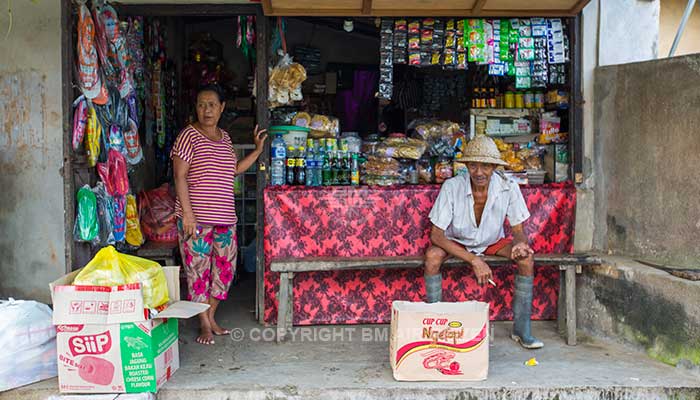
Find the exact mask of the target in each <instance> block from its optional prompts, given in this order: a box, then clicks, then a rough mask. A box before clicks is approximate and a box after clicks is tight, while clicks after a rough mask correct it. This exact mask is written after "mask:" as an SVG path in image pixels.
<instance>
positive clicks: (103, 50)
mask: <svg viewBox="0 0 700 400" xmlns="http://www.w3.org/2000/svg"><path fill="white" fill-rule="evenodd" d="M103 3H104V2H97V1H93V2H92V18H93V20H94V21H95V24H94V32H95V47H96V49H97V54H98V55H99V58H100V70H101V72H102V73H103V74H104V77H105V80H106V81H107V82H109V83H110V84H111V85H112V86H116V85H118V81H117V78H118V77H117V70H115V69H114V65H113V64H112V62H111V60H110V59H109V41H108V40H107V32H106V31H107V28H106V27H105V26H104V20H103V19H102V18H101V17H100V6H101V5H103Z"/></svg>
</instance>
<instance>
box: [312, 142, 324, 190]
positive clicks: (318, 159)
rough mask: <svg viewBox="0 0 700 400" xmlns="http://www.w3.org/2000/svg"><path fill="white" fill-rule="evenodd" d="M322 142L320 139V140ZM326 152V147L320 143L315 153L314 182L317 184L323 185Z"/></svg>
mask: <svg viewBox="0 0 700 400" xmlns="http://www.w3.org/2000/svg"><path fill="white" fill-rule="evenodd" d="M319 142H320V141H319ZM325 154H326V149H325V148H324V147H323V146H322V145H321V144H319V146H318V149H317V151H316V154H315V160H314V161H315V167H316V168H314V174H315V175H314V183H315V184H316V186H322V185H323V160H324V157H325Z"/></svg>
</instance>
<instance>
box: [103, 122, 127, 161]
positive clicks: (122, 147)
mask: <svg viewBox="0 0 700 400" xmlns="http://www.w3.org/2000/svg"><path fill="white" fill-rule="evenodd" d="M107 145H108V146H109V147H108V148H109V150H110V151H111V150H116V151H118V152H120V153H122V154H126V144H125V143H124V134H123V133H122V128H121V126H119V125H117V124H111V125H110V126H109V130H108V131H107Z"/></svg>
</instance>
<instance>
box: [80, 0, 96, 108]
mask: <svg viewBox="0 0 700 400" xmlns="http://www.w3.org/2000/svg"><path fill="white" fill-rule="evenodd" d="M77 52H78V79H79V82H80V89H81V90H82V92H83V94H84V95H85V97H87V98H88V99H94V98H95V97H97V95H98V94H99V93H100V90H101V88H102V81H101V79H100V74H99V65H98V55H97V48H96V47H95V22H94V21H93V19H92V15H91V14H90V10H89V9H88V8H87V6H86V5H85V4H81V5H80V9H79V10H78V43H77Z"/></svg>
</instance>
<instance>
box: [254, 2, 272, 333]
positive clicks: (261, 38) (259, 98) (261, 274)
mask: <svg viewBox="0 0 700 400" xmlns="http://www.w3.org/2000/svg"><path fill="white" fill-rule="evenodd" d="M269 22H270V20H269V18H267V17H266V16H264V15H263V13H262V10H261V9H260V8H258V9H257V13H256V15H255V25H256V28H255V29H256V35H257V42H256V43H255V53H256V60H255V77H256V81H255V85H256V86H255V117H256V120H257V123H258V125H259V126H260V127H261V128H265V129H267V128H268V127H269V125H270V114H269V110H268V108H267V80H268V71H267V65H268V64H269V59H270V53H269V51H270V30H269V27H270V24H269ZM271 140H272V138H268V139H267V142H268V143H269V142H270V141H271ZM269 160H270V146H265V150H264V151H263V153H262V155H260V159H259V160H258V176H257V220H256V224H257V225H256V233H255V255H256V262H255V264H256V267H255V303H256V307H255V315H256V318H257V319H258V322H260V323H261V324H264V323H265V252H264V248H263V244H264V239H265V238H264V234H265V203H264V199H263V193H264V192H263V191H264V190H265V187H266V186H267V182H268V174H267V170H266V168H264V166H266V165H270V163H269Z"/></svg>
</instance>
